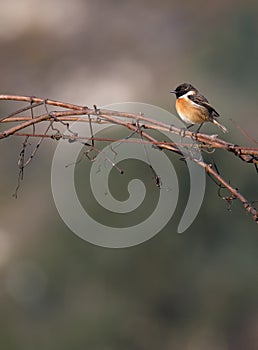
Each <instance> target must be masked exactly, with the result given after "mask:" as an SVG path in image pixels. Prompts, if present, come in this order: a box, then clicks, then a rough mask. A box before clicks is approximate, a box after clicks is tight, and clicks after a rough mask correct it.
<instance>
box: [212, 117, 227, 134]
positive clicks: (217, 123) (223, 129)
mask: <svg viewBox="0 0 258 350" xmlns="http://www.w3.org/2000/svg"><path fill="white" fill-rule="evenodd" d="M212 122H213V123H214V124H216V125H217V126H218V127H219V128H220V129H222V131H223V132H224V133H226V132H228V130H227V128H225V126H224V125H222V124H220V123H219V122H218V121H217V120H216V119H213V120H212Z"/></svg>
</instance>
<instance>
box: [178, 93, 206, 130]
mask: <svg viewBox="0 0 258 350" xmlns="http://www.w3.org/2000/svg"><path fill="white" fill-rule="evenodd" d="M176 110H177V113H178V114H179V116H180V118H181V119H182V120H183V121H184V122H186V123H192V124H200V123H203V122H205V121H208V120H210V116H209V112H208V111H207V110H206V108H205V107H201V106H200V107H198V106H196V104H195V103H193V102H191V101H190V100H189V99H188V98H187V97H181V98H178V99H177V100H176Z"/></svg>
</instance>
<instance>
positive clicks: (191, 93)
mask: <svg viewBox="0 0 258 350" xmlns="http://www.w3.org/2000/svg"><path fill="white" fill-rule="evenodd" d="M194 94H195V92H194V91H193V90H191V91H188V92H186V93H185V94H184V95H182V96H180V97H178V98H186V97H187V96H190V95H194Z"/></svg>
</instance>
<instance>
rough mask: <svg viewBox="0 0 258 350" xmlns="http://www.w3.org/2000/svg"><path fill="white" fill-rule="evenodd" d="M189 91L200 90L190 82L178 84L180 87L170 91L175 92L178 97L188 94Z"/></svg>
mask: <svg viewBox="0 0 258 350" xmlns="http://www.w3.org/2000/svg"><path fill="white" fill-rule="evenodd" d="M189 91H194V92H196V93H197V92H198V90H197V89H196V88H195V87H193V85H191V84H188V83H183V84H180V85H178V87H177V88H176V89H175V90H172V91H170V93H171V94H175V95H176V97H177V98H178V97H180V96H183V95H184V94H186V93H187V92H189Z"/></svg>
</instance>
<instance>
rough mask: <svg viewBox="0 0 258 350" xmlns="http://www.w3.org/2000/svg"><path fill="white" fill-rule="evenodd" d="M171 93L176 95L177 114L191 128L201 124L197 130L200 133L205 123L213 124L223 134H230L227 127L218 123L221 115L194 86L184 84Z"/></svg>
mask: <svg viewBox="0 0 258 350" xmlns="http://www.w3.org/2000/svg"><path fill="white" fill-rule="evenodd" d="M170 93H173V94H175V95H176V110H177V113H178V115H179V117H180V118H181V119H182V120H183V121H184V122H186V123H190V124H191V125H189V127H191V126H192V125H194V124H201V125H200V126H199V128H198V129H197V131H199V130H200V128H201V126H202V124H203V123H204V122H212V123H213V124H216V125H217V126H218V127H219V128H221V129H222V130H223V132H228V131H227V129H226V128H225V126H223V125H221V124H220V123H219V122H218V121H217V117H219V113H218V112H217V111H216V110H215V109H214V108H213V107H212V106H211V105H210V104H209V102H208V100H207V99H206V98H205V97H204V96H203V95H201V94H200V93H199V91H198V90H197V89H196V88H195V87H194V86H192V85H191V84H188V83H184V84H181V85H179V86H178V87H177V88H176V89H175V90H172V91H170Z"/></svg>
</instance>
